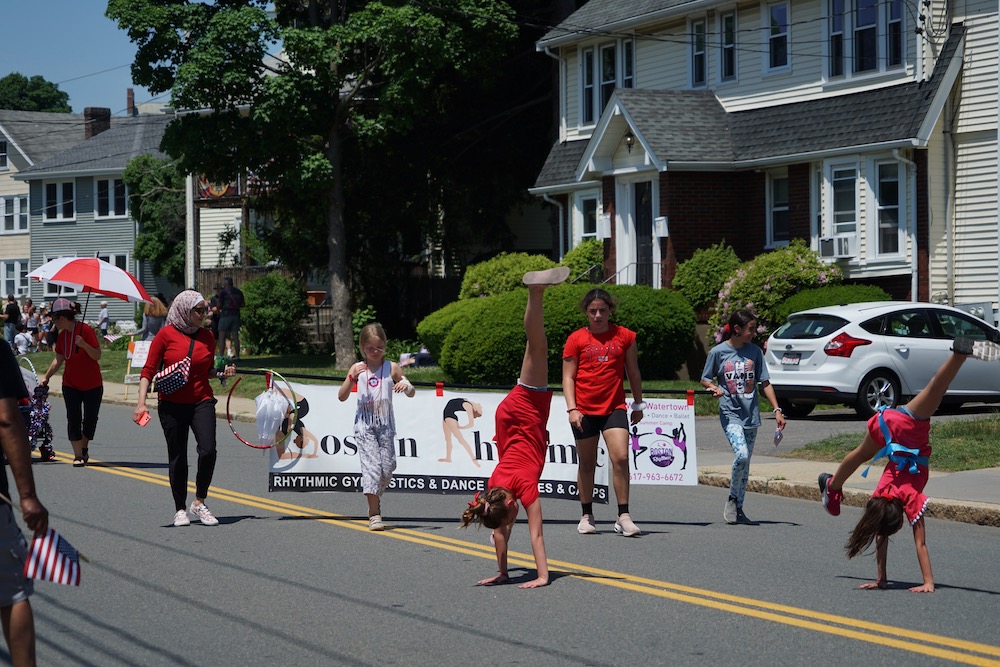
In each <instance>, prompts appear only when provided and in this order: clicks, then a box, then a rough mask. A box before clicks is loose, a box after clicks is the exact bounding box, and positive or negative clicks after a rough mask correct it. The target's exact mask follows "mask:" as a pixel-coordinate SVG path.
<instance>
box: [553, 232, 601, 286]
mask: <svg viewBox="0 0 1000 667" xmlns="http://www.w3.org/2000/svg"><path fill="white" fill-rule="evenodd" d="M562 264H563V266H568V267H569V279H570V281H571V282H573V281H576V282H578V283H596V282H600V280H601V278H602V277H603V276H604V241H598V240H597V239H587V240H586V241H584V242H583V243H581V244H579V245H578V246H576V247H575V248H573V249H572V250H570V251H569V252H568V253H566V254H565V255H563V258H562ZM595 267H596V268H595ZM581 276H582V277H581ZM577 278H579V280H577Z"/></svg>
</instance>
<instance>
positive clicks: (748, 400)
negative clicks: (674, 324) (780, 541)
mask: <svg viewBox="0 0 1000 667" xmlns="http://www.w3.org/2000/svg"><path fill="white" fill-rule="evenodd" d="M756 333H757V316H756V315H754V314H753V313H752V312H750V311H749V310H737V311H736V312H735V313H733V314H732V315H730V317H729V324H727V325H726V334H725V336H726V338H725V339H724V340H723V341H722V342H721V343H719V344H718V345H716V346H715V347H713V348H712V351H711V352H709V354H708V359H706V360H705V370H703V371H702V373H701V386H703V387H705V388H706V389H708V390H709V391H710V392H712V396H714V397H715V398H718V399H719V419H720V421H721V422H722V430H723V431H724V432H725V434H726V438H727V439H728V440H729V445H730V446H731V447H732V448H733V455H734V458H733V471H732V477H731V478H730V481H729V499H728V500H727V501H726V507H725V509H724V510H723V513H722V516H723V518H724V519H725V521H726V523H728V524H734V523H739V524H744V525H756V524H754V522H753V521H751V520H750V519H749V518H747V515H746V514H744V513H743V496H744V495H745V494H746V490H747V478H748V477H749V476H750V457H751V456H752V455H753V445H754V442H755V441H756V440H757V429H758V428H760V406H759V403H760V394H759V392H758V391H757V384H758V383H760V387H761V389H762V390H763V392H764V395H765V396H766V397H767V400H769V401H770V402H771V405H775V406H776V405H778V398H777V396H775V394H774V387H772V386H771V383H770V380H769V376H768V373H767V365H766V364H765V363H764V352H763V350H761V349H760V348H759V347H757V345H755V344H754V343H752V342H751V341H752V340H753V337H754V336H755V335H756ZM774 417H775V420H776V421H777V423H778V428H779V429H784V428H785V415H784V414H782V412H781V408H778V407H776V408H775V409H774Z"/></svg>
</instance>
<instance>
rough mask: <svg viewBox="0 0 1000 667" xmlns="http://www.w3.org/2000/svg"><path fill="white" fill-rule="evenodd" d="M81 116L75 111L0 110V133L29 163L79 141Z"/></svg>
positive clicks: (36, 161)
mask: <svg viewBox="0 0 1000 667" xmlns="http://www.w3.org/2000/svg"><path fill="white" fill-rule="evenodd" d="M83 128H84V119H83V116H82V115H80V114H75V113H45V112H42V111H11V110H9V109H0V134H2V135H5V136H6V138H7V139H9V140H10V141H11V142H12V143H13V144H14V145H12V146H10V148H9V150H12V151H13V150H18V151H19V152H21V153H22V154H23V155H24V156H25V157H26V158H27V159H28V160H29V161H30V162H31V163H32V164H38V163H39V162H41V161H43V160H46V159H48V158H50V157H52V156H53V155H55V154H57V153H61V152H62V151H64V150H66V149H67V148H71V147H72V146H75V145H76V144H78V143H80V142H81V141H83Z"/></svg>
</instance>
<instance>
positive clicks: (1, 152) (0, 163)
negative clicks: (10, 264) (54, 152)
mask: <svg viewBox="0 0 1000 667" xmlns="http://www.w3.org/2000/svg"><path fill="white" fill-rule="evenodd" d="M7 168H8V165H7V142H6V141H3V140H0V170H4V171H6V170H7ZM7 293H8V294H10V292H7Z"/></svg>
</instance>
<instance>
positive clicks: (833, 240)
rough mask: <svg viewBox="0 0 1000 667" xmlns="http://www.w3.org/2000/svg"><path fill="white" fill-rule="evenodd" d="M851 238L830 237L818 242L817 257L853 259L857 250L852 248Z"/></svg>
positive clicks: (852, 240)
mask: <svg viewBox="0 0 1000 667" xmlns="http://www.w3.org/2000/svg"><path fill="white" fill-rule="evenodd" d="M854 243H855V239H854V237H853V236H830V237H826V238H821V239H820V240H819V256H820V257H823V258H824V259H847V258H851V257H854V256H855V255H856V254H857V250H856V249H855V247H854Z"/></svg>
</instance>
